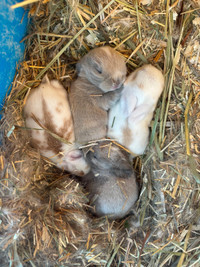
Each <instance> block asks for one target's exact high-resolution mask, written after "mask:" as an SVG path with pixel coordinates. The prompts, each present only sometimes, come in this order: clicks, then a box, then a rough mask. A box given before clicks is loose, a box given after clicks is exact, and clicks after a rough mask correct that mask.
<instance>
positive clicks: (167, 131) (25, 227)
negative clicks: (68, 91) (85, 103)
mask: <svg viewBox="0 0 200 267" xmlns="http://www.w3.org/2000/svg"><path fill="white" fill-rule="evenodd" d="M26 2H30V1H26ZM32 2H34V4H31V5H30V6H29V7H30V11H29V16H30V17H31V23H30V25H29V34H28V35H27V36H26V37H25V38H24V41H25V42H26V51H25V56H24V61H23V62H22V63H21V64H20V65H19V67H18V70H17V74H16V77H15V80H14V81H13V85H12V90H11V93H10V94H9V96H8V97H7V99H6V101H5V105H4V108H3V111H4V113H3V118H2V121H1V137H2V138H1V139H2V147H1V157H0V166H1V180H0V217H1V219H0V233H1V236H0V247H1V250H0V265H1V266H76V265H77V266H97V265H101V266H104V265H106V266H159V267H162V266H171V267H172V266H179V267H180V266H190V267H192V266H199V264H200V259H199V254H200V246H199V244H200V207H199V203H200V174H199V172H200V157H199V154H200V143H199V139H200V136H199V134H200V109H199V105H200V100H199V95H200V92H199V88H200V83H199V70H200V57H199V53H200V45H199V39H198V38H199V33H200V32H199V29H200V27H199V25H200V20H199V15H200V13H199V12H200V9H199V7H200V5H199V1H197V0H193V1H189V0H186V1H182V0H179V1H178V0H174V1H173V0H172V1H169V0H167V1H161V0H160V1H158V0H154V1H152V0H148V1H146V0H140V1H125V0H111V1H108V0H101V1H92V0H86V1H78V0H69V1H64V0H40V1H39V0H38V1H37V0H36V1H32ZM22 5H25V3H24V2H23V3H22ZM104 44H109V45H110V46H112V47H114V48H115V49H117V50H118V51H119V52H120V53H121V54H122V55H123V56H124V57H125V58H126V59H127V66H128V69H129V72H131V71H133V70H134V69H135V68H137V67H139V66H141V65H143V64H144V63H151V64H153V65H155V66H157V67H158V68H160V69H162V70H163V72H164V75H165V89H164V93H163V95H162V97H161V99H160V101H159V103H158V106H157V109H156V111H155V115H154V119H153V121H152V125H151V130H152V131H151V138H150V145H149V147H148V149H147V150H146V152H145V155H143V156H142V157H140V158H137V159H136V160H135V162H134V166H135V168H137V170H138V172H139V176H140V181H141V191H140V197H139V200H138V202H137V207H136V209H137V214H138V216H139V221H140V225H139V226H138V223H137V222H134V221H133V219H130V218H125V219H123V220H121V221H113V222H109V221H108V220H107V219H106V218H93V217H92V216H91V215H90V214H89V213H88V212H86V208H87V196H86V195H85V193H84V191H83V189H82V187H81V185H80V184H79V183H78V182H77V181H76V180H74V179H72V178H73V177H72V176H71V175H69V174H66V173H62V172H61V171H60V170H58V169H57V168H56V167H55V166H53V165H52V163H51V162H49V161H48V160H47V159H45V158H43V157H41V156H40V155H39V153H38V152H37V151H36V150H34V149H33V148H31V147H30V145H29V140H28V137H27V130H26V129H25V128H24V121H23V117H22V109H23V105H24V102H25V101H26V94H27V92H28V91H29V90H31V88H32V87H36V86H38V84H39V83H40V81H41V78H42V77H43V74H44V73H46V72H48V74H49V75H50V77H53V78H57V79H59V80H60V81H61V82H63V84H65V85H67V84H68V82H69V81H70V80H72V79H73V78H74V75H75V72H74V70H75V63H76V62H77V60H78V59H80V58H81V57H82V56H83V55H84V54H85V53H87V51H89V50H90V49H92V48H93V47H96V46H101V45H104ZM9 264H10V265H9Z"/></svg>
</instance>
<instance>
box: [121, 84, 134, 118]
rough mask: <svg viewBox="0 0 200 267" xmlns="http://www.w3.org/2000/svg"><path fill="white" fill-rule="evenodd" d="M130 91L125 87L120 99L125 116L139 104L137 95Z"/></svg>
mask: <svg viewBox="0 0 200 267" xmlns="http://www.w3.org/2000/svg"><path fill="white" fill-rule="evenodd" d="M128 93H129V92H128V90H126V88H125V89H124V91H123V93H122V96H121V99H120V109H121V112H122V114H123V115H124V117H125V118H128V117H129V116H130V114H131V113H132V112H133V110H134V109H135V106H136V104H137V98H136V96H134V95H133V94H128Z"/></svg>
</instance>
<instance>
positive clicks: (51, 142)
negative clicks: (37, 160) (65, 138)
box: [42, 98, 62, 154]
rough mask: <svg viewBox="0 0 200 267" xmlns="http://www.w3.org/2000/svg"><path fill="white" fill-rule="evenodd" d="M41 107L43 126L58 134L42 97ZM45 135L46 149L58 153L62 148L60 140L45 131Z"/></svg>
mask: <svg viewBox="0 0 200 267" xmlns="http://www.w3.org/2000/svg"><path fill="white" fill-rule="evenodd" d="M42 107H43V114H44V126H45V127H46V128H47V129H48V130H49V131H51V132H53V133H55V134H57V135H59V133H57V132H56V130H55V129H56V126H55V124H54V123H53V120H52V114H51V112H50V111H49V110H48V108H47V104H46V102H45V100H44V98H43V99H42ZM45 137H46V139H47V144H48V149H49V150H52V151H53V152H55V154H58V153H59V152H60V151H61V148H62V144H61V142H60V141H59V140H57V139H56V138H54V137H53V136H52V135H50V134H49V133H47V132H45ZM61 137H62V136H61Z"/></svg>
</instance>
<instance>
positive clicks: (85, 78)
mask: <svg viewBox="0 0 200 267" xmlns="http://www.w3.org/2000/svg"><path fill="white" fill-rule="evenodd" d="M126 71H127V70H126V64H125V61H124V58H123V57H122V56H121V55H120V54H119V53H118V52H116V51H115V50H114V49H113V48H111V47H108V46H104V47H99V48H95V49H93V50H91V51H90V52H89V53H88V54H86V55H85V56H84V57H83V58H82V59H81V60H80V61H79V62H78V63H77V72H78V78H77V80H75V81H74V82H73V83H72V85H71V88H70V92H69V102H70V106H71V112H72V117H73V122H74V130H75V139H76V142H79V143H81V144H85V143H87V142H88V141H92V140H98V139H100V138H103V137H105V136H106V134H107V124H108V114H107V111H108V110H109V109H110V108H111V107H112V106H113V105H114V104H115V103H116V101H117V100H118V99H119V97H120V94H121V90H122V86H123V83H124V81H125V77H126Z"/></svg>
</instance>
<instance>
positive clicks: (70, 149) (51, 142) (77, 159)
mask: <svg viewBox="0 0 200 267" xmlns="http://www.w3.org/2000/svg"><path fill="white" fill-rule="evenodd" d="M24 116H25V123H26V126H27V127H28V128H32V129H31V130H30V135H31V144H32V146H33V147H35V148H36V149H39V151H40V153H41V154H42V155H43V156H45V157H47V158H49V159H50V160H51V161H52V162H54V163H55V164H56V166H57V167H58V168H61V169H64V170H67V171H69V172H71V173H74V174H76V175H79V176H81V175H84V174H86V173H87V172H88V171H89V165H88V164H87V162H86V160H85V159H84V157H83V155H82V152H81V151H80V150H78V149H77V147H76V145H75V144H74V143H73V142H74V139H75V138H74V128H73V122H72V117H71V112H70V107H69V103H68V100H67V92H66V90H65V89H64V87H63V86H62V85H61V84H60V83H59V82H58V81H57V80H52V81H49V79H48V77H47V76H45V77H44V78H43V80H42V83H41V84H40V85H39V87H37V88H36V89H32V90H31V93H30V95H29V96H28V98H27V101H26V104H25V106H24ZM43 128H46V129H47V131H46V130H44V129H43ZM48 131H51V132H52V133H53V134H56V135H57V136H59V137H61V138H63V139H65V140H66V141H68V142H69V144H66V143H63V142H61V141H60V140H58V139H56V138H55V137H53V136H52V135H51V134H50V133H48Z"/></svg>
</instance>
